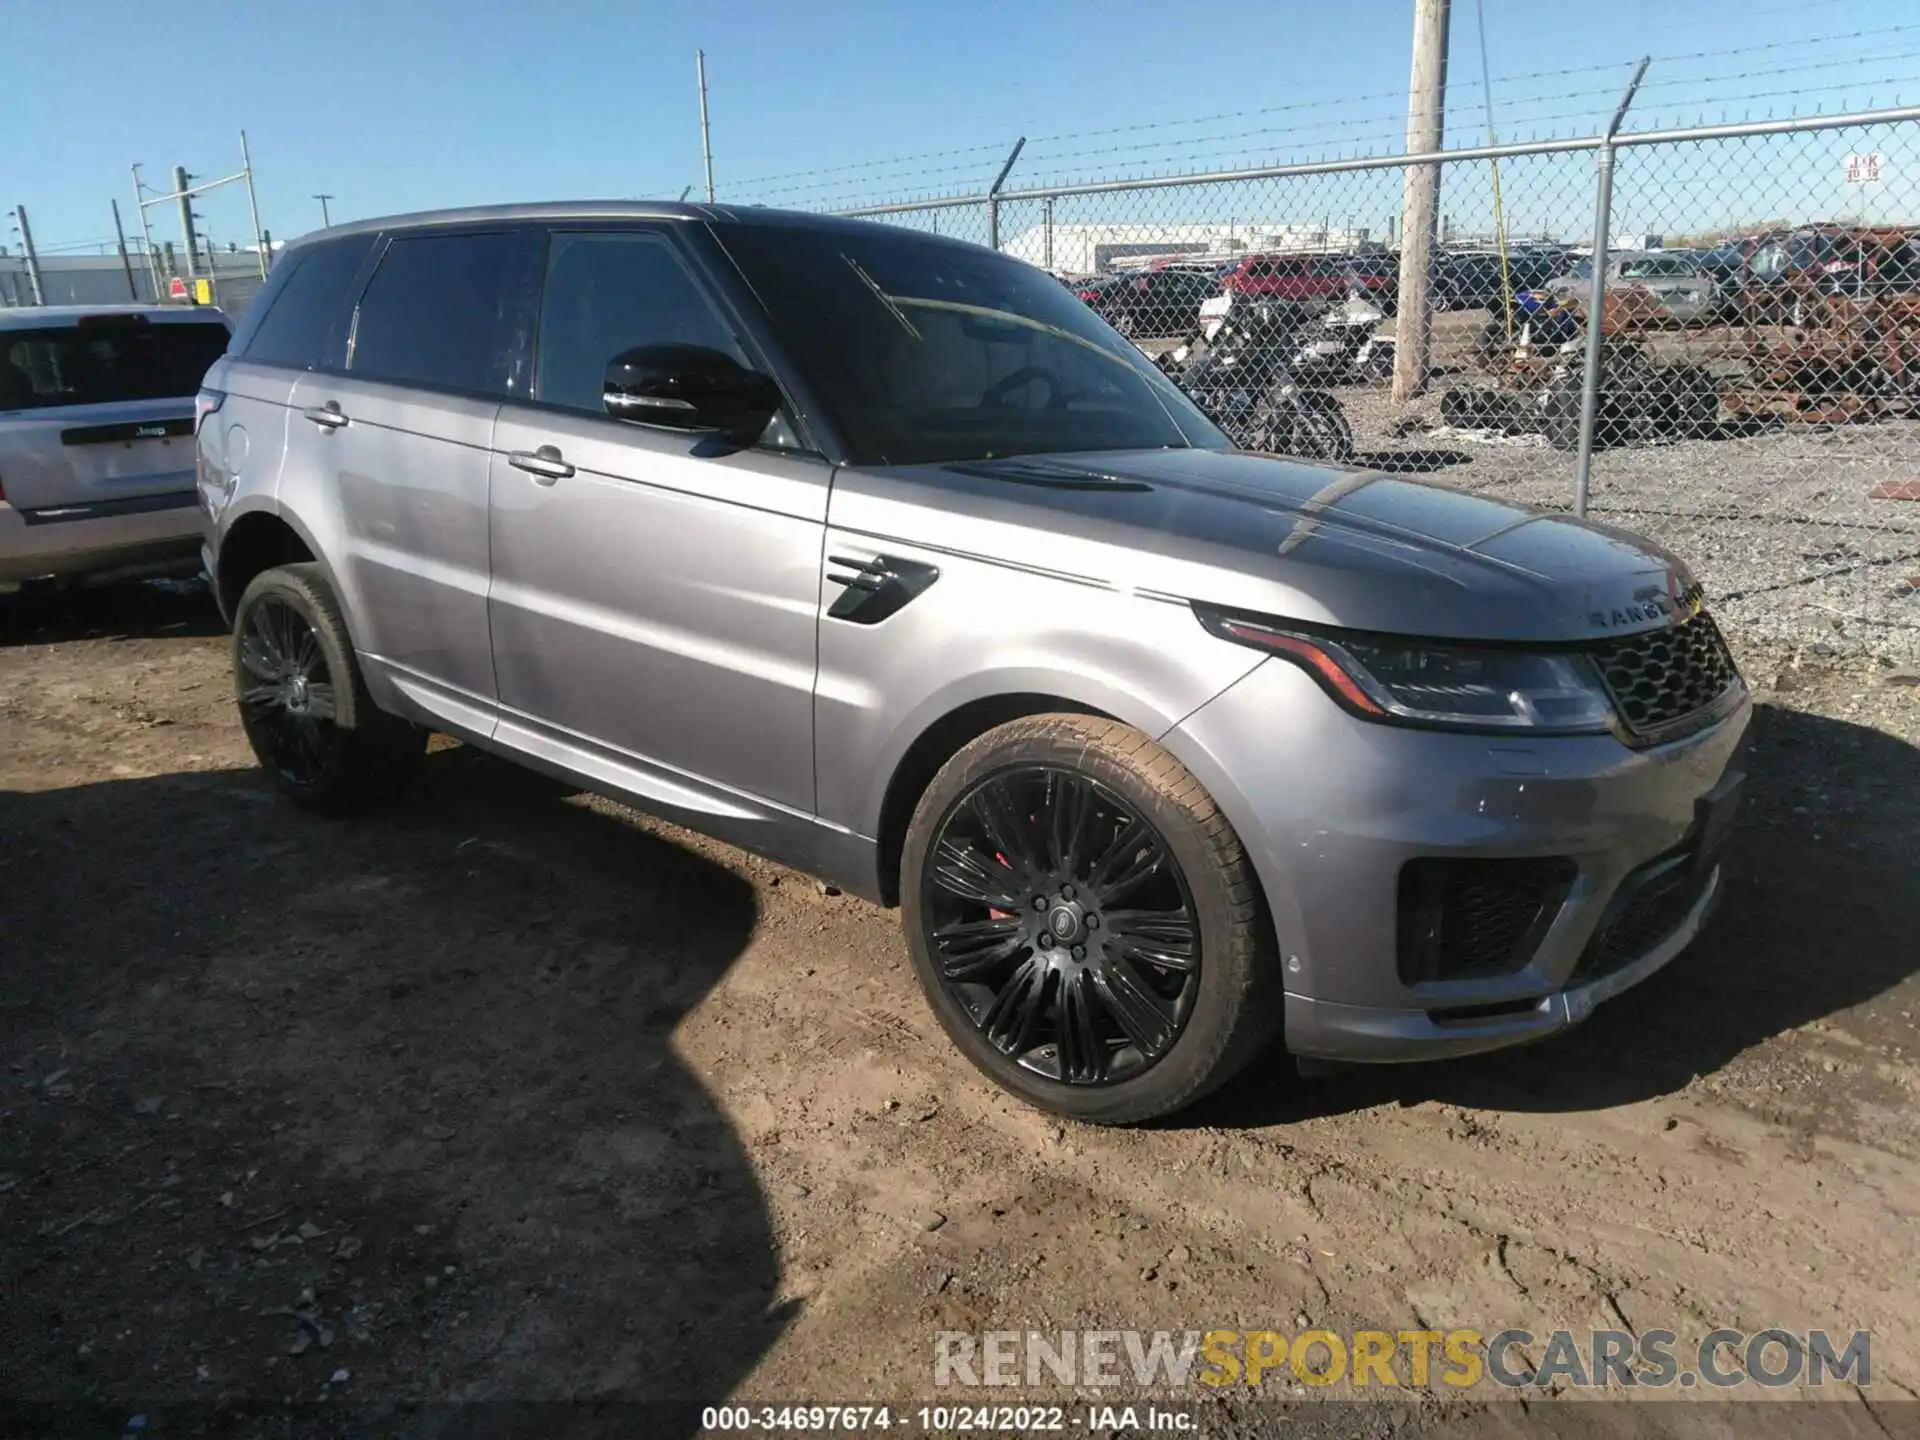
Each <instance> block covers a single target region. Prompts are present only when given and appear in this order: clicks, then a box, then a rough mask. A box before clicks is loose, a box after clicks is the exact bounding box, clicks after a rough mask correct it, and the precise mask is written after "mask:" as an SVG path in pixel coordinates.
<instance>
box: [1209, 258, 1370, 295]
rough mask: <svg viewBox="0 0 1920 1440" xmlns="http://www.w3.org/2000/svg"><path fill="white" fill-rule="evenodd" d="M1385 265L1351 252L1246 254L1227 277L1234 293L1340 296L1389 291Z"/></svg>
mask: <svg viewBox="0 0 1920 1440" xmlns="http://www.w3.org/2000/svg"><path fill="white" fill-rule="evenodd" d="M1383 269H1384V267H1381V266H1374V265H1367V264H1365V263H1361V262H1360V261H1359V260H1358V259H1356V257H1354V256H1351V255H1247V256H1244V257H1243V258H1242V259H1241V261H1240V263H1239V264H1238V265H1236V266H1235V267H1234V268H1233V269H1232V270H1231V271H1230V272H1229V273H1228V274H1227V277H1226V281H1225V284H1226V288H1227V289H1228V290H1230V291H1232V292H1233V293H1234V294H1235V295H1241V296H1246V297H1247V298H1249V299H1260V300H1297V301H1303V302H1305V301H1314V300H1328V301H1331V300H1342V299H1345V298H1346V297H1347V296H1348V295H1350V294H1354V293H1356V292H1357V293H1359V294H1362V295H1366V296H1368V297H1370V298H1371V297H1372V296H1374V295H1375V294H1381V293H1388V292H1390V291H1391V289H1392V287H1393V283H1394V280H1393V277H1391V276H1389V275H1388V274H1385V273H1383Z"/></svg>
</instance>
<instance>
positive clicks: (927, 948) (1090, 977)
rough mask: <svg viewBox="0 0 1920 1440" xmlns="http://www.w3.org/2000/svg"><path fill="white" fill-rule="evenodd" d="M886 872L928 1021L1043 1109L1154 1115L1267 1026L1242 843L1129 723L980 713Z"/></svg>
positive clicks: (1270, 974) (1100, 1119)
mask: <svg viewBox="0 0 1920 1440" xmlns="http://www.w3.org/2000/svg"><path fill="white" fill-rule="evenodd" d="M901 875H902V886H901V891H902V904H903V909H904V912H905V914H904V918H905V926H906V935H907V942H908V947H909V950H910V952H911V954H912V957H913V965H914V970H915V972H916V974H917V976H918V978H919V981H920V984H921V988H922V989H923V990H924V991H925V992H926V995H927V999H928V1001H929V1002H930V1003H931V1005H932V1007H933V1010H934V1013H935V1014H936V1015H937V1016H938V1017H939V1019H940V1023H941V1024H942V1026H944V1027H945V1029H946V1031H947V1034H948V1035H949V1036H950V1037H951V1038H952V1039H953V1042H954V1043H955V1044H956V1045H957V1046H958V1047H959V1048H960V1050H961V1052H962V1053H963V1054H965V1055H966V1057H967V1058H968V1059H969V1060H971V1061H972V1062H973V1063H974V1064H975V1065H976V1066H978V1067H979V1068H980V1069H981V1070H983V1071H985V1072H986V1074H987V1075H989V1076H990V1077H992V1078H993V1079H994V1080H995V1081H997V1082H998V1083H999V1084H1000V1085H1002V1086H1003V1087H1005V1088H1006V1089H1008V1090H1010V1091H1012V1092H1013V1093H1014V1094H1016V1095H1018V1096H1020V1097H1021V1098H1022V1099H1024V1100H1027V1101H1029V1102H1031V1103H1032V1104H1035V1105H1038V1106H1040V1107H1041V1108H1043V1109H1046V1110H1051V1111H1054V1112H1056V1113H1059V1114H1062V1115H1070V1116H1074V1117H1076V1118H1078V1119H1082V1120H1089V1121H1093V1122H1095V1123H1102V1124H1128V1123H1133V1122H1137V1121H1141V1120H1148V1119H1151V1118H1153V1117H1155V1116H1159V1115H1165V1114H1168V1113H1170V1112H1172V1111H1175V1110H1178V1109H1180V1108H1182V1107H1183V1106H1186V1105H1188V1104H1190V1103H1192V1102H1193V1101H1195V1100H1197V1099H1199V1098H1200V1097H1201V1096H1202V1095H1205V1094H1206V1093H1207V1092H1208V1091H1210V1090H1212V1089H1214V1088H1215V1087H1216V1086H1218V1085H1220V1084H1221V1083H1223V1082H1224V1081H1225V1080H1227V1079H1228V1078H1229V1077H1231V1076H1232V1075H1233V1074H1234V1073H1235V1072H1237V1071H1238V1070H1240V1069H1241V1068H1242V1067H1243V1066H1244V1065H1245V1064H1246V1063H1247V1061H1248V1060H1249V1059H1251V1058H1252V1057H1253V1056H1254V1055H1255V1054H1256V1053H1257V1052H1258V1051H1259V1049H1260V1047H1261V1046H1262V1045H1263V1044H1264V1043H1265V1042H1266V1041H1267V1040H1268V1039H1270V1038H1271V1036H1272V1035H1273V1034H1274V1033H1275V1030H1276V1028H1277V1026H1278V1023H1279V1020H1280V1012H1281V995H1280V991H1281V986H1280V984H1279V976H1278V965H1277V963H1276V960H1275V957H1274V947H1273V943H1272V937H1271V932H1270V929H1269V926H1268V923H1267V920H1266V915H1265V911H1264V908H1263V907H1262V904H1261V900H1260V892H1259V887H1258V885H1257V884H1256V882H1255V880H1254V876H1253V870H1252V866H1251V865H1250V863H1249V862H1248V860H1247V856H1246V852H1245V850H1244V849H1243V848H1242V846H1241V844H1240V841H1239V838H1238V837H1237V836H1236V835H1235V834H1234V832H1233V828H1232V826H1230V825H1229V824H1228V823H1227V820H1226V817H1225V816H1223V815H1222V814H1221V813H1220V811H1219V809H1218V807H1216V806H1215V805H1214V803H1213V801H1212V799H1211V798H1209V797H1208V795H1207V793H1206V792H1205V790H1203V789H1202V788H1201V786H1200V783H1199V781H1198V780H1196V779H1195V778H1194V777H1193V775H1192V774H1191V773H1189V772H1188V771H1187V770H1186V768H1185V767H1184V766H1182V765H1181V764H1180V762H1179V761H1178V760H1176V759H1175V758H1174V757H1173V756H1172V755H1171V754H1169V753H1168V752H1167V751H1165V750H1163V749H1162V748H1161V747H1160V746H1159V745H1157V744H1155V743H1154V742H1153V741H1152V740H1151V739H1149V738H1148V737H1147V736H1146V735H1143V734H1141V733H1140V732H1139V731H1137V730H1133V729H1131V728H1130V727H1128V726H1125V725H1121V724H1119V723H1117V722H1115V721H1112V720H1104V719H1098V718H1095V717H1092V716H1085V715H1040V716H1034V717H1032V718H1029V719H1024V720H1015V721H1012V722H1010V723H1009V724H1006V725H1002V726H999V727H998V728H996V729H994V730H990V731H988V732H987V733H986V734H985V735H983V736H981V737H980V738H979V739H977V740H975V741H974V742H973V743H972V744H970V745H968V746H967V747H966V748H965V749H963V750H962V751H961V752H960V753H959V754H958V755H956V756H954V758H953V759H952V760H951V761H949V762H948V763H947V765H946V767H945V768H944V769H943V770H941V772H940V773H939V775H938V776H937V777H935V779H934V782H933V784H932V785H931V786H929V787H928V789H927V792H926V794H925V795H923V796H922V797H921V799H920V803H919V805H918V807H917V808H916V809H915V811H914V816H913V821H912V823H911V825H910V826H909V827H908V831H907V839H906V847H905V853H904V854H903V856H902V867H901Z"/></svg>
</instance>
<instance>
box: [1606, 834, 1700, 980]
mask: <svg viewBox="0 0 1920 1440" xmlns="http://www.w3.org/2000/svg"><path fill="white" fill-rule="evenodd" d="M1712 878H1713V872H1712V870H1711V869H1709V870H1707V871H1706V872H1704V873H1701V872H1697V871H1695V869H1694V868H1693V866H1692V865H1691V864H1690V863H1689V860H1688V859H1687V858H1685V857H1683V858H1681V859H1678V860H1673V859H1668V860H1656V861H1654V862H1653V863H1652V864H1651V865H1648V866H1645V867H1643V868H1642V870H1641V871H1639V872H1638V874H1637V875H1630V876H1628V877H1627V879H1626V881H1625V883H1624V884H1622V886H1621V887H1620V895H1619V898H1617V899H1616V900H1615V901H1614V903H1613V907H1612V909H1611V911H1610V912H1609V914H1608V915H1606V916H1605V917H1604V918H1602V920H1601V922H1600V928H1599V930H1598V931H1597V932H1596V933H1595V935H1594V937H1593V940H1592V941H1591V943H1589V944H1588V946H1587V950H1586V953H1585V954H1584V955H1582V956H1581V957H1580V963H1579V964H1578V965H1576V966H1575V967H1574V971H1573V978H1574V979H1575V980H1592V979H1598V978H1599V977H1600V976H1602V975H1607V974H1611V973H1612V972H1613V971H1615V970H1618V969H1619V968H1620V967H1621V966H1623V965H1631V964H1632V963H1633V962H1634V961H1635V960H1638V959H1639V958H1640V957H1641V956H1643V955H1646V954H1648V953H1649V952H1651V951H1653V950H1654V949H1656V948H1658V947H1659V946H1660V944H1661V943H1662V942H1664V941H1666V940H1669V939H1671V938H1672V937H1673V933H1674V932H1675V931H1676V930H1678V929H1679V928H1680V927H1681V925H1682V924H1684V923H1685V922H1686V918H1687V916H1689V915H1690V914H1692V913H1693V907H1694V906H1695V905H1698V904H1699V903H1700V897H1701V895H1703V894H1704V893H1705V892H1706V888H1707V884H1708V882H1709V881H1711V880H1712Z"/></svg>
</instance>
